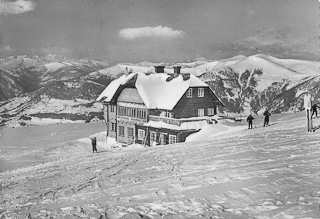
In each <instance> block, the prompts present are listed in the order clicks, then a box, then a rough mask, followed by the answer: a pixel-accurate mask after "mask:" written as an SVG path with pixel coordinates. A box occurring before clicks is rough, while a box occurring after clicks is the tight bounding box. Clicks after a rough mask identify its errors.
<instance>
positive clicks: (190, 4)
mask: <svg viewBox="0 0 320 219" xmlns="http://www.w3.org/2000/svg"><path fill="white" fill-rule="evenodd" d="M319 6H320V3H319V2H318V1H317V0H303V1H302V0H0V57H7V56H11V55H28V56H34V55H38V56H45V55H48V54H58V55H62V56H65V57H67V58H75V59H80V58H88V59H97V60H102V61H109V62H131V63H136V62H141V61H149V62H171V63H175V62H181V61H190V60H197V59H201V58H206V59H209V60H217V59H223V58H230V57H233V56H236V55H246V56H248V55H253V54H258V53H263V54H266V55H271V56H274V57H278V58H297V59H304V60H319V56H320V47H319V42H320V40H319V34H320V27H319V24H320V17H319V14H320V9H319Z"/></svg>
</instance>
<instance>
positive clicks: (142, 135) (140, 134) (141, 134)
mask: <svg viewBox="0 0 320 219" xmlns="http://www.w3.org/2000/svg"><path fill="white" fill-rule="evenodd" d="M145 136H146V131H145V130H143V129H138V139H139V140H144V138H145Z"/></svg>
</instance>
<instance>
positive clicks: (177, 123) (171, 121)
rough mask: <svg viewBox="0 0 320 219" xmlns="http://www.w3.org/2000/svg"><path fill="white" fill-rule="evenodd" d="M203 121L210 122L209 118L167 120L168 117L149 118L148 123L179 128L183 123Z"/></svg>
mask: <svg viewBox="0 0 320 219" xmlns="http://www.w3.org/2000/svg"><path fill="white" fill-rule="evenodd" d="M204 120H210V117H207V116H205V117H192V118H182V119H175V118H168V117H160V116H149V121H154V122H159V121H161V122H165V123H167V124H170V125H176V126H180V125H181V123H183V122H198V121H204Z"/></svg>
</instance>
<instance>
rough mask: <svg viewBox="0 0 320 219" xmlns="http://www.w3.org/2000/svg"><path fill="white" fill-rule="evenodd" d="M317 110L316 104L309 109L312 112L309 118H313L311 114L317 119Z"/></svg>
mask: <svg viewBox="0 0 320 219" xmlns="http://www.w3.org/2000/svg"><path fill="white" fill-rule="evenodd" d="M317 108H319V109H320V107H319V106H318V105H317V104H316V103H315V104H313V105H312V107H311V110H312V115H311V117H312V116H313V114H316V117H318V112H317Z"/></svg>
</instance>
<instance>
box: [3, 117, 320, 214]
mask: <svg viewBox="0 0 320 219" xmlns="http://www.w3.org/2000/svg"><path fill="white" fill-rule="evenodd" d="M257 120H258V119H257ZM256 122H257V121H256ZM272 123H275V125H272V126H269V127H266V128H256V129H253V130H248V131H247V130H244V129H242V130H240V131H236V132H232V133H231V132H228V133H227V134H226V135H216V136H212V137H208V138H207V139H204V140H201V141H194V142H188V143H183V144H176V145H166V146H158V147H153V148H141V149H135V150H117V151H113V152H111V151H101V152H100V153H97V154H90V147H91V146H90V144H89V142H86V141H77V142H76V143H74V144H73V145H68V147H62V148H59V149H57V150H55V151H53V152H52V153H51V154H50V155H49V157H48V160H51V161H48V162H46V163H42V164H40V165H34V166H31V167H26V168H22V169H16V170H14V171H11V172H5V173H1V174H0V180H1V190H2V191H1V199H0V217H1V216H4V215H5V216H7V217H8V218H15V217H17V218H25V217H26V216H28V215H29V214H30V217H31V218H50V217H52V218H143V215H144V216H149V218H167V219H169V218H240V219H247V218H259V219H264V218H279V219H280V218H319V215H320V210H319V204H320V184H319V181H320V174H319V168H320V162H319V159H320V149H319V143H318V142H319V133H320V132H315V133H308V132H306V127H305V126H306V125H305V120H304V113H297V114H281V115H273V116H272V117H271V124H272ZM98 149H99V143H98ZM49 158H50V159H49ZM144 218H148V217H144Z"/></svg>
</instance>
